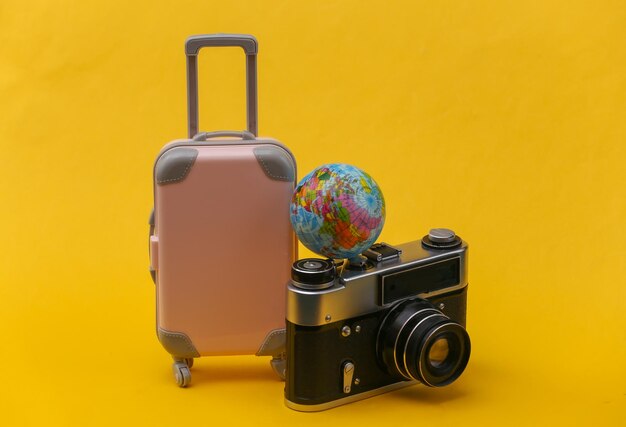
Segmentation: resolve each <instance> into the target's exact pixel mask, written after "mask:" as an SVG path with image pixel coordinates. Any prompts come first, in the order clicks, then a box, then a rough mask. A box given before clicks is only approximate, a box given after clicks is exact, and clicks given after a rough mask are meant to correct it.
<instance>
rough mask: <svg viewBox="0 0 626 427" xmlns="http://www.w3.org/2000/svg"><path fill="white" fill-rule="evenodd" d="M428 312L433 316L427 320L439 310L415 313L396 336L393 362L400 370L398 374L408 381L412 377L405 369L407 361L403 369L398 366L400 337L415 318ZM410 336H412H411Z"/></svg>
mask: <svg viewBox="0 0 626 427" xmlns="http://www.w3.org/2000/svg"><path fill="white" fill-rule="evenodd" d="M426 311H429V312H432V313H433V314H431V315H430V316H427V317H426V319H427V318H429V317H431V316H435V315H437V310H435V309H434V308H425V309H423V310H419V311H417V312H415V313H413V315H411V317H409V318H408V319H407V321H406V322H404V324H403V325H402V326H401V327H400V331H399V332H398V334H397V335H396V341H395V342H394V344H393V362H394V364H395V365H396V369H397V370H398V372H400V374H402V376H403V377H404V378H406V379H407V380H411V379H412V378H411V375H410V374H409V373H408V370H407V369H406V368H405V367H406V360H404V365H403V366H402V367H400V365H399V364H398V351H397V350H398V341H400V336H401V335H402V334H403V332H404V331H405V329H404V327H405V326H406V325H407V324H408V323H409V322H410V321H411V320H412V319H413V318H415V316H417V315H419V314H422V313H424V312H426ZM424 320H425V319H422V320H420V321H419V322H418V325H419V323H421V322H422V321H424ZM409 335H410V334H409Z"/></svg>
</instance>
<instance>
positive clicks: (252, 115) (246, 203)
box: [150, 34, 297, 387]
mask: <svg viewBox="0 0 626 427" xmlns="http://www.w3.org/2000/svg"><path fill="white" fill-rule="evenodd" d="M209 46H238V47H241V48H243V50H244V52H245V54H246V65H247V67H246V69H247V76H246V80H247V115H248V130H247V131H243V132H236V131H220V132H209V133H206V132H205V133H197V132H198V78H197V76H198V72H197V68H198V67H197V55H198V52H199V50H200V49H201V48H204V47H209ZM257 50H258V45H257V41H256V39H255V38H254V37H252V36H250V35H238V34H215V35H201V36H193V37H190V38H189V39H187V41H186V43H185V52H186V56H187V95H188V115H189V117H188V119H189V126H188V130H189V138H190V139H185V140H177V141H174V142H171V143H170V144H167V145H166V146H165V147H164V148H163V149H162V150H161V152H160V153H159V155H158V157H157V160H156V162H155V165H154V211H153V214H152V216H151V218H150V264H151V268H150V270H151V273H152V277H153V279H154V281H155V284H156V302H157V308H156V311H157V335H158V338H159V341H160V342H161V344H162V345H163V347H164V348H165V349H166V350H167V351H168V352H169V353H170V354H171V355H172V356H173V358H174V364H173V370H174V376H175V378H176V381H177V383H178V385H179V386H181V387H185V386H187V385H188V384H189V382H190V380H191V374H190V370H189V368H191V366H192V364H193V358H195V357H200V356H213V355H243V354H256V355H259V356H272V360H271V365H272V367H273V368H274V370H275V371H276V372H277V373H278V374H279V375H281V376H282V377H283V378H284V370H285V357H284V352H285V330H284V328H285V295H286V285H287V283H288V282H289V278H290V268H291V264H292V263H293V262H294V261H295V259H296V258H297V254H296V250H297V245H296V240H295V236H294V234H293V231H292V229H291V225H290V222H289V203H290V200H291V196H292V194H293V190H294V186H295V179H296V163H295V159H294V157H293V155H292V154H291V152H290V151H289V150H288V149H287V148H286V147H285V146H284V145H282V144H281V143H279V142H278V141H276V140H274V139H270V138H257V137H256V135H257V78H256V55H257ZM225 137H230V138H225Z"/></svg>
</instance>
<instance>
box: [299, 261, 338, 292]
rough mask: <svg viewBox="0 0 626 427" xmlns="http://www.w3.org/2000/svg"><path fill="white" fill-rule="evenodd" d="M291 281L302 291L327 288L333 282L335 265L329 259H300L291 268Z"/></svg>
mask: <svg viewBox="0 0 626 427" xmlns="http://www.w3.org/2000/svg"><path fill="white" fill-rule="evenodd" d="M291 279H292V283H293V285H294V286H297V287H298V288H302V289H309V290H320V289H326V288H329V287H331V286H332V285H333V283H334V280H335V263H334V262H333V261H332V260H330V259H320V258H304V259H301V260H299V261H296V262H295V263H293V265H292V266H291Z"/></svg>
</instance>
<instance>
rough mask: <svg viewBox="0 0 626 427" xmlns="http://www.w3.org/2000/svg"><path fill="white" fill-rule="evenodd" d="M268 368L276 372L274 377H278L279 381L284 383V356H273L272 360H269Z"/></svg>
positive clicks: (285, 363)
mask: <svg viewBox="0 0 626 427" xmlns="http://www.w3.org/2000/svg"><path fill="white" fill-rule="evenodd" d="M270 366H271V367H272V369H273V370H274V372H276V375H278V376H279V377H280V379H281V380H283V381H285V372H286V371H287V359H286V358H285V356H284V355H282V354H281V355H280V356H274V357H273V358H272V360H270Z"/></svg>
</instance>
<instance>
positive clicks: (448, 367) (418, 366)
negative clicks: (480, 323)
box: [404, 319, 471, 387]
mask: <svg viewBox="0 0 626 427" xmlns="http://www.w3.org/2000/svg"><path fill="white" fill-rule="evenodd" d="M442 338H445V339H446V341H447V344H448V354H447V356H446V359H445V360H444V361H443V363H442V364H441V366H439V367H434V366H433V365H432V363H431V362H430V360H429V353H430V349H431V347H432V345H433V344H434V343H435V342H437V340H439V339H442ZM470 352H471V343H470V339H469V335H468V333H467V331H466V330H465V328H463V327H462V326H461V325H459V324H458V323H456V322H453V321H450V320H449V319H448V321H444V322H441V323H439V324H437V325H435V326H433V327H432V328H430V330H428V332H427V333H426V335H425V336H424V337H423V338H422V339H421V340H414V341H412V342H411V341H407V345H406V347H405V353H404V354H405V357H406V356H407V355H408V354H411V355H413V357H411V360H413V361H414V363H412V364H410V365H407V371H408V372H409V375H410V376H411V378H413V379H416V380H418V381H420V382H422V383H423V384H425V385H427V386H429V387H442V386H445V385H448V384H450V383H452V382H453V381H454V380H456V379H457V378H458V377H459V376H460V375H461V374H462V373H463V371H464V370H465V367H466V366H467V363H468V361H469V356H470Z"/></svg>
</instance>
